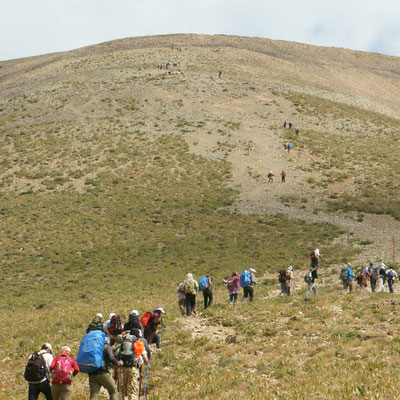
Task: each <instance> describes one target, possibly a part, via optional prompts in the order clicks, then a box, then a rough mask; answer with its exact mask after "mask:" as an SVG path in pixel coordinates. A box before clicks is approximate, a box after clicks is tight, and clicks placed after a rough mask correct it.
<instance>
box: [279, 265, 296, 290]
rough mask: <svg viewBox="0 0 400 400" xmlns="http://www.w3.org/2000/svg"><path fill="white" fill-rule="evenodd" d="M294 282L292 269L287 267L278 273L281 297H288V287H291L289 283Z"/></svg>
mask: <svg viewBox="0 0 400 400" xmlns="http://www.w3.org/2000/svg"><path fill="white" fill-rule="evenodd" d="M292 280H294V276H293V267H292V266H291V265H289V267H288V268H287V269H285V270H282V271H280V273H279V283H280V284H281V296H285V295H286V296H290V287H291V286H292V285H293V283H292V282H291V281H292Z"/></svg>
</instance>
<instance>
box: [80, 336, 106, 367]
mask: <svg viewBox="0 0 400 400" xmlns="http://www.w3.org/2000/svg"><path fill="white" fill-rule="evenodd" d="M105 341H106V334H105V333H104V332H103V331H99V330H95V331H92V332H89V333H87V334H86V335H85V336H84V337H83V339H82V341H81V344H80V346H79V350H78V355H77V357H76V363H77V364H78V366H79V370H80V372H86V373H88V374H89V373H91V372H94V371H97V370H98V369H100V368H101V367H102V363H103V348H104V342H105Z"/></svg>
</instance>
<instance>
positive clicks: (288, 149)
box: [287, 143, 292, 153]
mask: <svg viewBox="0 0 400 400" xmlns="http://www.w3.org/2000/svg"><path fill="white" fill-rule="evenodd" d="M291 148H292V143H288V144H287V152H288V153H290V149H291Z"/></svg>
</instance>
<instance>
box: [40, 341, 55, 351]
mask: <svg viewBox="0 0 400 400" xmlns="http://www.w3.org/2000/svg"><path fill="white" fill-rule="evenodd" d="M42 347H45V348H46V349H49V350H50V351H51V352H53V346H52V345H51V344H50V343H45V344H44V345H43V346H42Z"/></svg>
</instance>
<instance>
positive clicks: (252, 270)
mask: <svg viewBox="0 0 400 400" xmlns="http://www.w3.org/2000/svg"><path fill="white" fill-rule="evenodd" d="M249 271H250V272H257V271H256V270H255V269H254V268H249Z"/></svg>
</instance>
